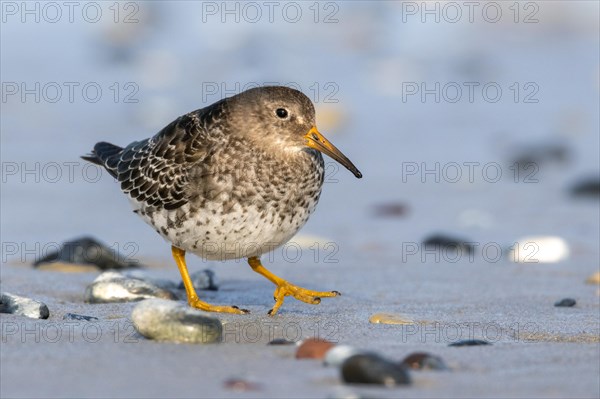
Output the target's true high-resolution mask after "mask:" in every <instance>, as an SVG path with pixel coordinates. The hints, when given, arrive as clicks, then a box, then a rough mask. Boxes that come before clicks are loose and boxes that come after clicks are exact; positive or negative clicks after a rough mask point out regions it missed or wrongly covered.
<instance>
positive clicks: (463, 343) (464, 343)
mask: <svg viewBox="0 0 600 399" xmlns="http://www.w3.org/2000/svg"><path fill="white" fill-rule="evenodd" d="M491 344H492V343H491V342H488V341H484V340H482V339H465V340H462V341H456V342H452V343H451V344H449V345H448V346H457V347H458V346H479V345H491Z"/></svg>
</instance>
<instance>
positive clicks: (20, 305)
mask: <svg viewBox="0 0 600 399" xmlns="http://www.w3.org/2000/svg"><path fill="white" fill-rule="evenodd" d="M0 313H10V314H15V315H19V316H26V317H31V318H34V319H47V318H48V317H49V316H50V311H49V310H48V306H46V304H45V303H43V302H40V301H36V300H35V299H30V298H26V297H22V296H18V295H13V294H9V293H8V292H3V293H1V294H0Z"/></svg>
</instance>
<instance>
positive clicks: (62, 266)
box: [36, 262, 98, 273]
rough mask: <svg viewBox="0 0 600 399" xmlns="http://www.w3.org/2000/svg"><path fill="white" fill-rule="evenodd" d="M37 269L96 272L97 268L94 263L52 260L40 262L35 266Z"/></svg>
mask: <svg viewBox="0 0 600 399" xmlns="http://www.w3.org/2000/svg"><path fill="white" fill-rule="evenodd" d="M36 269H37V270H42V271H50V272H63V273H96V272H97V271H98V268H97V267H96V266H94V265H82V264H79V263H65V262H52V263H42V264H40V265H38V266H36Z"/></svg>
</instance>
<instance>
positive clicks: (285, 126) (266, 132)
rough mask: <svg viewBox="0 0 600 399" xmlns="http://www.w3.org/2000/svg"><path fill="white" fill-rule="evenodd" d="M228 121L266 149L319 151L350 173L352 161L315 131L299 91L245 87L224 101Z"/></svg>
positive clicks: (309, 107)
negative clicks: (247, 88)
mask: <svg viewBox="0 0 600 399" xmlns="http://www.w3.org/2000/svg"><path fill="white" fill-rule="evenodd" d="M226 102H227V108H228V112H229V116H230V117H231V119H230V120H231V123H233V124H235V126H236V127H241V128H238V129H233V130H234V131H236V132H237V134H242V135H244V137H245V138H246V139H248V140H249V141H251V142H253V143H255V144H256V145H259V146H261V147H263V148H266V149H272V150H274V151H275V150H283V151H291V152H298V151H306V150H307V149H309V148H311V149H314V150H317V151H319V152H322V153H323V154H326V155H328V156H330V157H331V158H333V159H335V160H336V161H337V162H339V163H340V164H342V165H343V166H345V167H346V168H347V169H348V170H349V171H350V172H352V173H353V174H354V176H356V177H358V178H361V177H362V174H361V173H360V171H359V170H358V169H357V168H356V166H354V164H353V163H352V162H351V161H350V160H349V159H348V158H347V157H346V156H345V155H344V154H343V153H342V152H341V151H340V150H338V149H337V148H336V147H335V146H334V145H333V144H331V143H330V142H329V140H327V139H326V138H325V137H324V136H323V135H322V134H321V133H319V131H318V130H317V126H316V122H315V107H314V105H313V103H312V102H311V101H310V99H309V98H308V97H307V96H305V95H304V94H303V93H302V92H300V91H298V90H294V89H291V88H288V87H283V86H266V87H257V88H254V89H250V90H246V91H244V92H242V93H240V94H238V95H236V96H233V97H230V98H228V99H227V100H226Z"/></svg>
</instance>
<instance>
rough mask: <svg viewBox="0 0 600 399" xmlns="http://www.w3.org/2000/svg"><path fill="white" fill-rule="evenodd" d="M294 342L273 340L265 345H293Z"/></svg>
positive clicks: (281, 339) (283, 339)
mask: <svg viewBox="0 0 600 399" xmlns="http://www.w3.org/2000/svg"><path fill="white" fill-rule="evenodd" d="M295 344H296V343H295V342H294V341H290V340H287V339H285V338H275V339H274V340H271V341H269V343H267V345H295Z"/></svg>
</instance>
